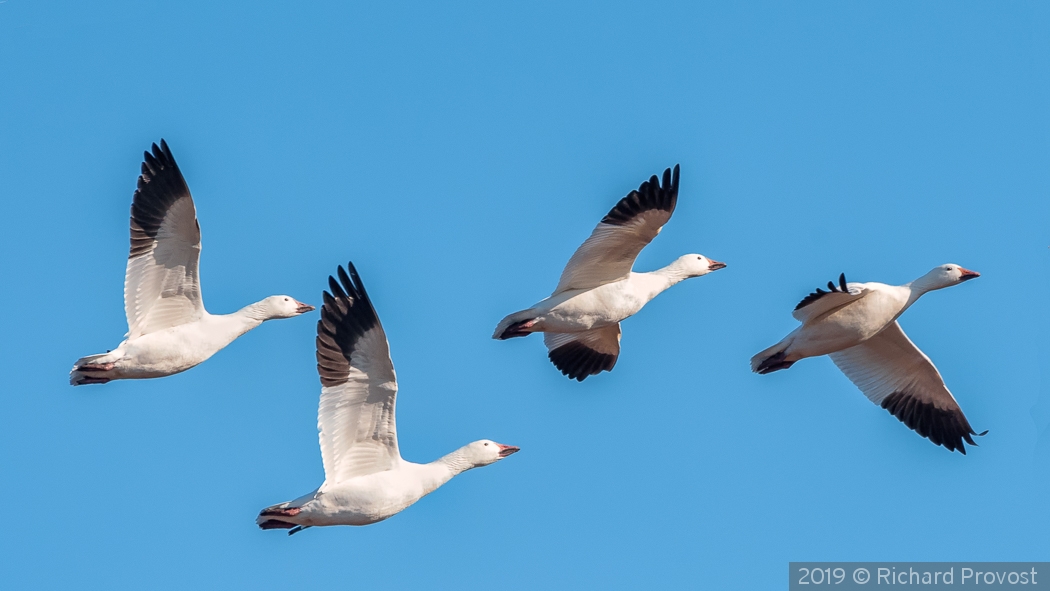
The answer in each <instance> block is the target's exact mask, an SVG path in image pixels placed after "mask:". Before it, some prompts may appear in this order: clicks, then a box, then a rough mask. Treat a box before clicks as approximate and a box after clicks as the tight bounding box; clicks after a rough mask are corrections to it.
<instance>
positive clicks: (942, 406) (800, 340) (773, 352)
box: [751, 264, 984, 454]
mask: <svg viewBox="0 0 1050 591" xmlns="http://www.w3.org/2000/svg"><path fill="white" fill-rule="evenodd" d="M979 276H980V275H979V274H978V273H976V272H974V271H970V270H967V269H964V268H962V267H960V266H958V265H953V264H948V265H941V266H939V267H936V268H934V269H933V270H932V271H930V272H929V273H927V274H926V275H923V276H922V277H920V278H919V279H917V280H915V281H913V282H911V283H908V284H906V285H900V286H896V285H886V284H884V283H849V284H847V283H846V279H845V276H844V275H842V276H840V277H839V283H838V285H836V284H834V283H832V282H829V283H828V291H824V290H822V289H818V290H816V291H815V292H813V293H811V294H810V295H808V296H806V298H805V299H803V300H802V301H801V302H800V303H799V304H798V306H796V307H795V310H794V312H793V315H794V317H795V319H797V320H799V321H800V322H802V326H800V327H798V328H797V329H795V330H794V331H793V332H792V333H791V334H789V335H788V336H786V337H784V339H783V340H781V341H780V342H779V343H777V344H776V345H773V346H772V347H770V348H768V349H766V350H765V351H762V352H761V353H759V354H758V355H755V356H754V357H753V358H752V359H751V369H752V370H753V371H755V372H758V373H763V374H764V373H770V372H774V371H777V370H780V369H787V368H789V367H791V365H792V364H794V363H795V362H797V361H798V360H800V359H804V358H806V357H816V356H818V355H828V356H830V357H831V360H832V361H834V362H835V365H836V366H838V368H839V369H840V370H842V373H844V374H845V375H846V377H847V378H849V380H850V381H851V382H853V383H854V384H855V385H856V386H857V387H858V388H859V389H860V391H861V392H863V393H864V395H865V396H866V397H867V398H868V399H869V400H871V401H872V402H874V403H875V404H878V405H879V406H881V407H882V408H885V409H886V410H888V411H889V412H890V413H891V414H893V415H894V416H896V417H897V418H898V419H900V420H901V422H903V423H904V424H905V425H907V426H908V427H910V428H912V429H914V430H915V431H916V432H917V433H919V435H922V436H923V437H927V438H929V439H930V441H932V442H933V443H935V444H937V445H943V446H944V447H946V448H947V449H948V450H950V451H955V450H959V451H960V452H962V453H964V454H965V453H966V448H965V446H964V444H963V441H964V440H965V442H966V443H969V444H970V445H976V444H975V443H974V441H973V438H972V437H971V436H972V435H977V433H976V432H974V430H973V428H972V427H970V423H969V422H968V421H967V420H966V417H965V415H963V412H962V409H961V408H960V407H959V404H958V402H956V400H955V397H954V396H952V394H951V392H949V391H948V388H947V386H945V384H944V380H943V379H942V378H941V374H940V372H938V371H937V368H936V367H934V365H933V362H931V361H930V359H929V357H927V356H926V355H925V354H924V353H923V352H922V351H920V350H919V348H918V347H916V346H915V345H914V344H913V343H912V342H911V340H909V339H908V337H907V335H905V334H904V331H903V330H901V327H900V324H898V323H897V318H898V317H899V316H900V315H901V314H902V313H904V311H905V310H906V309H908V307H909V306H911V305H912V304H914V303H915V301H916V300H918V299H919V297H921V296H922V295H923V294H925V293H927V292H929V291H933V290H936V289H942V288H945V287H950V286H952V285H958V284H959V283H962V282H963V281H967V280H969V279H973V278H975V277H979ZM983 434H984V433H981V435H983Z"/></svg>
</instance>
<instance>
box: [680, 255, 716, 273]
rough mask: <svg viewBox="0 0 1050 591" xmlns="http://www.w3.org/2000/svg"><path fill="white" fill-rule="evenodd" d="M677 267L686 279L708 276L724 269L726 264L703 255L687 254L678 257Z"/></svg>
mask: <svg viewBox="0 0 1050 591" xmlns="http://www.w3.org/2000/svg"><path fill="white" fill-rule="evenodd" d="M675 266H677V267H678V269H679V270H680V271H681V272H682V273H683V274H684V275H685V276H686V277H700V276H701V275H707V274H708V273H710V272H711V271H717V270H719V269H724V268H725V266H726V264H725V263H720V262H718V261H713V260H711V259H709V258H707V257H705V256H704V255H702V254H686V255H682V256H680V257H678V260H676V261H675Z"/></svg>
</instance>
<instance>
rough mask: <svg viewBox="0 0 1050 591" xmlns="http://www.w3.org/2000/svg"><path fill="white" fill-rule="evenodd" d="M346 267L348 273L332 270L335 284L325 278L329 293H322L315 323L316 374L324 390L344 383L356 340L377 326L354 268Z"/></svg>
mask: <svg viewBox="0 0 1050 591" xmlns="http://www.w3.org/2000/svg"><path fill="white" fill-rule="evenodd" d="M346 267H347V269H348V270H349V273H347V271H344V270H343V267H342V265H340V266H339V268H338V270H337V271H336V275H338V276H339V281H336V279H335V277H332V276H331V275H329V276H328V289H330V290H331V293H329V292H328V291H325V292H323V293H322V297H323V298H324V305H323V306H321V319H320V320H318V321H317V374H318V375H319V376H320V378H321V385H322V386H326V387H327V386H338V385H339V384H342V383H344V382H346V380H347V376H348V375H349V373H350V356H351V355H352V354H353V352H354V346H355V344H356V343H357V340H358V339H360V338H361V336H362V335H364V334H365V333H366V332H368V331H369V330H371V329H372V328H373V327H374V326H376V325H377V324H379V316H378V315H376V310H375V308H374V307H372V301H371V300H370V299H368V292H366V291H365V286H364V284H363V283H361V277H360V276H359V275H358V274H357V269H356V268H354V264H353V263H351V262H348V263H347V264H346ZM340 284H341V285H340Z"/></svg>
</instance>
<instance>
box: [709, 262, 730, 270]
mask: <svg viewBox="0 0 1050 591" xmlns="http://www.w3.org/2000/svg"><path fill="white" fill-rule="evenodd" d="M708 268H709V269H711V270H712V271H717V270H719V269H725V268H726V264H725V263H720V262H718V261H715V260H712V261H711V264H710V265H708Z"/></svg>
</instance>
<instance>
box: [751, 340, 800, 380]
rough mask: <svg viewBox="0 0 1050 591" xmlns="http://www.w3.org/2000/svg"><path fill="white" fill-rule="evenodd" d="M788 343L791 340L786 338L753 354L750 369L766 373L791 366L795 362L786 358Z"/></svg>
mask: <svg viewBox="0 0 1050 591" xmlns="http://www.w3.org/2000/svg"><path fill="white" fill-rule="evenodd" d="M790 345H791V340H790V338H787V339H784V340H783V341H780V342H779V343H777V344H775V345H773V346H772V347H770V348H768V349H766V350H765V351H762V352H761V353H759V354H758V355H755V356H754V357H752V358H751V371H753V372H755V373H759V374H767V373H772V372H774V371H779V370H781V369H787V368H789V367H791V366H792V365H794V363H795V362H794V361H788V360H787V349H788V347H789V346H790Z"/></svg>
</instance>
